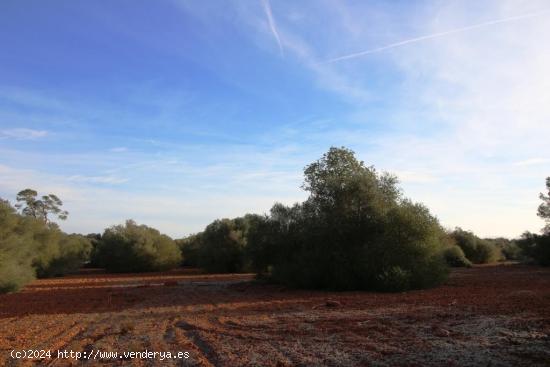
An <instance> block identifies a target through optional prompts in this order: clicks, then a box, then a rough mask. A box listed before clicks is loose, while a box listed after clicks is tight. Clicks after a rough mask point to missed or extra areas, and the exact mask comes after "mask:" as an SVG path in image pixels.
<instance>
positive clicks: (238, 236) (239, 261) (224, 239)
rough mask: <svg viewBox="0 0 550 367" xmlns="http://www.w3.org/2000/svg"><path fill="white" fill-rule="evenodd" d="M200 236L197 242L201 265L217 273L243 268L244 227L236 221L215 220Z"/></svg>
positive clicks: (199, 263)
mask: <svg viewBox="0 0 550 367" xmlns="http://www.w3.org/2000/svg"><path fill="white" fill-rule="evenodd" d="M199 236H200V240H199V242H195V246H196V247H195V248H196V249H197V264H198V266H199V267H201V268H203V269H204V270H206V271H208V272H216V273H233V272H239V271H241V270H242V269H243V265H244V246H245V239H244V228H242V227H239V226H238V225H237V223H236V222H235V221H233V220H231V219H218V220H215V221H214V222H212V223H211V224H209V225H208V226H207V227H206V229H205V230H204V232H202V233H201V234H200V235H199ZM198 243H200V245H197V244H198Z"/></svg>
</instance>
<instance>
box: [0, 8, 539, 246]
mask: <svg viewBox="0 0 550 367" xmlns="http://www.w3.org/2000/svg"><path fill="white" fill-rule="evenodd" d="M548 40H550V3H548V1H546V0H542V1H537V0H533V1H527V0H526V1H523V0H514V1H510V0H495V1H491V0H486V1H485V0H484V1H479V0H476V1H463V0H460V1H453V0H444V1H436V0H433V1H363V0H362V1H343V0H304V1H283V0H223V1H222V0H212V1H192V0H188V1H187V0H173V1H170V0H163V1H146V0H131V1H130V0H119V1H108V0H98V1H84V0H77V1H75V0H67V1H62V0H52V1H47V2H46V1H31V0H23V1H21V0H2V1H1V2H0V44H1V45H2V47H1V50H0V197H2V198H4V199H8V200H10V201H11V202H12V203H14V199H15V195H16V193H17V192H18V191H20V190H22V189H24V188H27V187H30V188H34V189H36V190H37V191H38V192H39V194H49V193H54V194H56V195H58V196H59V197H60V198H61V199H62V200H63V202H64V205H63V207H64V208H65V209H66V210H68V211H69V213H70V214H69V218H68V219H67V220H66V221H64V222H62V223H60V225H61V228H62V229H63V230H65V231H67V232H79V233H91V232H102V231H103V230H104V229H105V228H106V227H108V226H111V225H114V224H120V223H123V222H124V221H125V220H126V219H130V218H131V219H134V220H136V221H137V222H138V223H144V224H147V225H150V226H153V227H155V228H158V229H159V230H161V231H162V232H164V233H167V234H169V235H171V236H173V237H175V238H180V237H182V236H184V235H188V234H191V233H194V232H197V231H200V230H202V229H203V228H204V227H205V226H206V225H207V224H208V223H210V222H211V221H213V220H214V219H216V218H224V217H236V216H240V215H243V214H245V213H259V214H261V213H266V212H268V211H269V209H270V207H271V206H272V205H273V204H274V203H275V202H281V203H284V204H292V203H294V202H297V201H302V200H304V199H305V198H306V197H307V193H305V192H304V191H303V190H302V189H301V188H300V185H301V183H302V180H303V168H304V167H305V166H306V165H307V164H309V163H311V162H313V161H314V160H316V159H319V158H320V157H321V156H322V154H323V153H324V152H326V151H327V150H328V149H329V148H330V147H331V146H338V147H339V146H345V147H348V148H350V149H352V150H354V151H355V153H356V156H357V157H358V158H359V159H360V160H363V161H364V162H365V164H367V165H369V166H370V165H373V166H375V167H376V168H377V169H378V170H379V171H387V172H390V173H393V174H395V175H397V176H398V177H399V179H400V185H401V187H402V189H403V192H404V194H405V196H406V197H409V198H411V199H412V200H414V201H418V202H422V203H424V204H425V205H427V206H428V208H429V209H430V210H431V212H432V214H434V215H435V216H437V218H438V219H439V220H440V222H441V223H442V224H443V225H444V226H445V227H447V228H454V227H456V226H459V227H462V228H463V229H466V230H472V231H474V232H475V233H476V234H478V235H480V236H484V237H495V236H506V237H517V236H519V235H520V234H521V233H522V232H524V231H526V230H530V231H533V232H538V231H539V230H540V228H542V227H543V221H542V220H541V219H540V218H538V217H537V216H536V210H537V206H538V205H539V203H540V200H539V198H538V194H539V193H540V192H542V191H543V189H544V182H545V178H546V177H547V176H550V140H549V137H550V42H549V41H548Z"/></svg>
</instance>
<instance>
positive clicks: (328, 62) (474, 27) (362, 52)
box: [324, 9, 550, 64]
mask: <svg viewBox="0 0 550 367" xmlns="http://www.w3.org/2000/svg"><path fill="white" fill-rule="evenodd" d="M548 11H550V9H544V10H542V11H539V12H536V13H528V14H523V15H518V16H515V17H509V18H502V19H496V20H490V21H488V22H483V23H479V24H474V25H470V26H467V27H462V28H456V29H451V30H448V31H445V32H439V33H434V34H429V35H426V36H422V37H416V38H411V39H408V40H404V41H400V42H396V43H390V44H389V45H386V46H382V47H377V48H372V49H370V50H366V51H361V52H356V53H353V54H349V55H344V56H340V57H335V58H333V59H330V60H327V61H325V62H324V63H325V64H330V63H334V62H338V61H342V60H348V59H353V58H356V57H360V56H364V55H369V54H374V53H377V52H380V51H385V50H389V49H391V48H396V47H400V46H404V45H408V44H410V43H416V42H420V41H424V40H428V39H432V38H438V37H443V36H447V35H449V34H454V33H460V32H466V31H469V30H472V29H476V28H482V27H487V26H490V25H493V24H499V23H506V22H512V21H515V20H520V19H525V18H531V17H536V16H539V15H543V14H545V13H547V12H548Z"/></svg>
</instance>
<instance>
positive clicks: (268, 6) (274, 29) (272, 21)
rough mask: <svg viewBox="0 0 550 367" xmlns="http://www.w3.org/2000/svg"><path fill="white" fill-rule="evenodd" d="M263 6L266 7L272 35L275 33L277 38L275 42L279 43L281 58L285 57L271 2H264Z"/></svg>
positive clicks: (267, 0)
mask: <svg viewBox="0 0 550 367" xmlns="http://www.w3.org/2000/svg"><path fill="white" fill-rule="evenodd" d="M262 4H263V6H264V10H265V15H266V16H267V21H268V23H269V28H270V29H271V33H273V37H275V40H276V41H277V45H278V46H279V51H280V52H281V56H284V51H283V44H282V43H281V37H280V36H279V32H278V31H277V26H276V25H275V19H274V18H273V13H272V11H271V4H270V3H269V0H262Z"/></svg>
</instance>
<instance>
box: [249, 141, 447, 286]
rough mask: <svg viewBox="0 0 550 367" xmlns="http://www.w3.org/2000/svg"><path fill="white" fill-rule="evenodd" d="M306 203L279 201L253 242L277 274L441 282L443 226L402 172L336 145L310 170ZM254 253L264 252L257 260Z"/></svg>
mask: <svg viewBox="0 0 550 367" xmlns="http://www.w3.org/2000/svg"><path fill="white" fill-rule="evenodd" d="M304 172H305V182H304V185H303V187H304V188H305V189H306V190H307V191H309V192H310V196H309V198H308V199H307V200H306V201H305V202H304V203H302V204H295V205H294V206H293V207H286V206H284V205H281V204H276V205H275V206H274V207H273V208H272V209H271V213H270V216H269V217H268V218H267V219H265V222H266V223H263V222H260V226H259V227H258V228H260V229H259V230H257V233H254V231H251V234H252V233H254V236H249V238H248V247H250V248H251V249H254V251H256V252H257V253H258V254H262V255H261V256H256V260H254V261H252V263H253V264H254V267H255V268H256V269H257V270H258V269H259V270H260V271H264V272H265V271H269V274H267V275H268V276H270V278H271V279H273V280H274V281H278V282H281V283H284V284H287V285H291V286H297V287H307V288H331V289H337V290H348V289H375V290H382V291H397V290H406V289H415V288H424V287H430V286H434V285H437V284H440V283H441V282H442V281H444V280H445V279H446V277H447V274H448V268H447V265H446V263H445V261H444V259H443V257H442V256H441V252H442V248H443V246H442V243H441V238H442V237H443V236H444V232H443V230H442V228H441V227H440V225H439V223H438V221H437V219H436V218H434V217H433V216H432V215H431V214H430V213H429V211H428V209H427V208H426V207H425V206H423V205H421V204H416V203H413V202H411V201H409V200H406V199H403V198H402V197H401V193H400V190H399V188H398V187H397V179H396V178H395V177H393V176H391V175H388V174H378V173H377V172H376V170H375V169H374V168H372V167H365V166H364V164H363V162H359V161H357V160H356V159H355V157H354V155H353V152H352V151H350V150H347V149H345V148H341V149H339V148H331V149H330V150H329V152H328V153H326V154H325V155H324V156H323V157H322V158H321V159H320V160H318V161H317V162H314V163H312V164H310V165H309V166H307V167H306V169H305V171H304ZM257 258H261V259H260V261H258V259H257Z"/></svg>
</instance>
